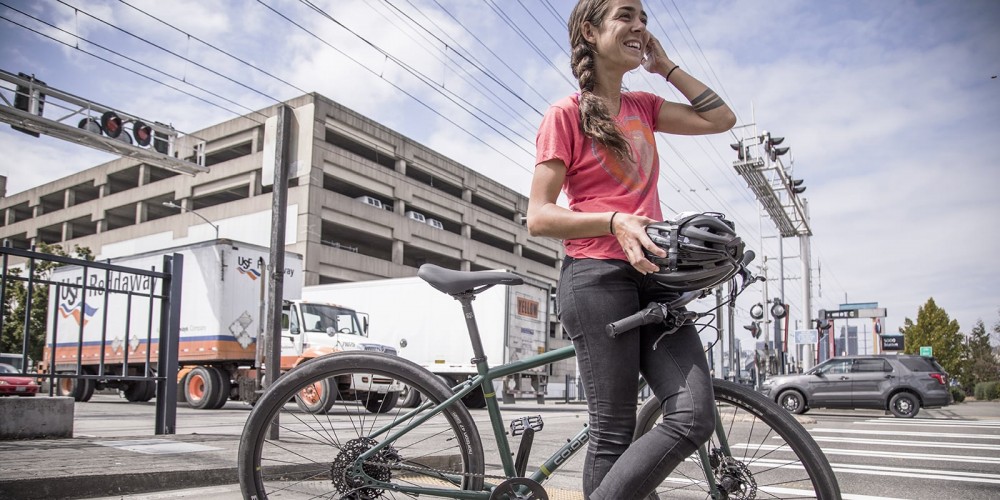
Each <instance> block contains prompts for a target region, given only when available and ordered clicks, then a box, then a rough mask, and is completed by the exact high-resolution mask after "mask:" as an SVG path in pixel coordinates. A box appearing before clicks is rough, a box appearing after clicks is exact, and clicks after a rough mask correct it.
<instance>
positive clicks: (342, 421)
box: [239, 353, 484, 499]
mask: <svg viewBox="0 0 1000 500" xmlns="http://www.w3.org/2000/svg"><path fill="white" fill-rule="evenodd" d="M411 365H412V366H411ZM422 370H423V369H422V368H420V367H419V366H417V365H413V364H412V363H409V362H407V361H405V360H401V359H399V358H395V357H392V356H389V355H384V354H376V353H339V354H334V355H330V356H327V357H324V358H319V359H316V360H313V361H310V362H308V363H304V364H303V365H301V366H300V367H298V368H296V369H294V370H292V371H290V372H288V373H287V374H285V375H283V376H282V377H281V378H280V379H279V380H278V382H277V383H276V384H274V385H273V386H272V387H271V388H270V389H268V391H267V392H266V393H265V394H264V396H263V397H262V398H261V399H260V401H258V402H257V405H256V406H255V407H254V410H253V411H252V412H251V414H250V417H249V418H248V420H247V423H246V426H245V428H244V432H243V437H242V439H241V441H240V452H239V472H240V485H241V488H242V491H243V495H244V498H257V499H264V498H282V499H284V498H343V499H383V498H384V499H395V498H414V497H415V496H416V495H414V494H413V493H406V492H402V491H392V489H393V487H404V488H405V487H420V488H434V489H441V490H448V491H457V490H463V489H466V490H468V489H479V488H481V487H482V482H483V479H482V474H483V468H484V466H483V451H482V444H481V442H480V441H479V434H478V431H477V429H476V426H475V423H474V422H473V420H472V418H471V416H470V415H469V413H468V410H466V409H465V408H464V407H463V406H462V405H461V403H460V402H459V403H458V404H456V405H453V406H452V407H451V408H449V409H448V410H447V411H444V412H442V413H439V414H437V415H435V416H433V417H430V418H429V419H428V420H426V421H425V422H423V423H421V424H420V425H419V426H418V427H416V428H414V429H413V430H411V431H410V432H408V433H406V434H404V435H402V436H399V437H398V438H397V439H396V440H394V441H392V442H389V443H387V446H385V447H383V448H381V449H380V450H379V451H377V452H376V453H375V454H374V455H372V456H370V457H369V458H368V459H367V460H365V461H363V462H359V461H358V458H359V456H360V455H361V454H362V453H365V452H368V451H369V450H371V449H373V448H374V447H376V446H378V445H381V444H383V443H384V442H385V441H386V440H387V436H389V435H391V434H394V433H395V431H394V430H392V431H387V429H388V428H390V427H393V426H401V425H404V424H407V423H411V422H413V421H414V420H417V419H419V418H422V417H423V416H425V415H427V414H428V412H429V410H427V409H426V408H427V407H428V406H430V405H422V406H421V407H420V408H421V409H419V410H418V409H413V408H403V407H402V406H400V405H397V404H396V402H397V398H396V397H395V396H387V394H386V392H385V391H387V390H388V392H394V391H398V390H400V389H401V388H403V387H408V388H410V389H411V390H413V389H415V390H417V391H419V392H420V393H421V394H422V395H423V396H424V398H425V400H429V401H432V402H435V403H437V402H439V401H443V400H444V399H446V394H448V392H447V391H448V389H447V388H445V387H444V385H443V384H441V383H440V382H438V381H437V380H436V379H434V378H433V377H434V376H433V375H431V374H429V373H427V372H425V371H422ZM321 380H327V381H328V384H327V385H328V386H329V388H330V392H331V395H333V396H335V397H336V401H335V402H334V403H333V405H332V406H331V408H330V409H329V411H328V412H326V413H321V412H316V413H310V412H306V411H303V409H302V408H301V407H300V405H298V404H296V403H295V395H296V394H298V393H299V391H301V390H303V389H308V388H309V387H310V386H311V385H312V384H315V383H316V382H317V381H321ZM275 417H277V422H278V423H277V426H276V427H277V429H278V438H277V439H272V436H271V432H270V429H271V428H272V425H271V424H272V423H273V422H274V421H275ZM359 467H360V468H361V469H363V470H364V472H365V474H367V476H369V477H372V478H375V479H376V480H377V481H383V482H385V483H390V484H391V485H392V486H389V487H387V488H386V487H381V486H380V485H378V484H375V485H372V484H371V483H368V482H366V479H367V478H365V477H363V476H359V475H358V474H357V469H358V468H359Z"/></svg>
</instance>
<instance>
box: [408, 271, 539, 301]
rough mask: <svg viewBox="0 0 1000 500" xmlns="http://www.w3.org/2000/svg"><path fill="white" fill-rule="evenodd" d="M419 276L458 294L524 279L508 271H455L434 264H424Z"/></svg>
mask: <svg viewBox="0 0 1000 500" xmlns="http://www.w3.org/2000/svg"><path fill="white" fill-rule="evenodd" d="M417 276H419V277H420V279H422V280H424V281H426V282H427V283H429V284H430V285H431V286H432V287H434V288H436V289H438V290H440V291H442V292H444V293H447V294H448V295H456V294H459V293H464V292H473V293H479V292H480V291H482V290H476V288H477V287H481V286H486V287H487V288H488V287H491V286H493V285H520V284H523V283H524V280H523V279H522V278H521V277H520V276H518V275H516V274H514V273H509V272H506V271H453V270H451V269H445V268H443V267H440V266H435V265H434V264H424V265H422V266H420V269H419V270H417Z"/></svg>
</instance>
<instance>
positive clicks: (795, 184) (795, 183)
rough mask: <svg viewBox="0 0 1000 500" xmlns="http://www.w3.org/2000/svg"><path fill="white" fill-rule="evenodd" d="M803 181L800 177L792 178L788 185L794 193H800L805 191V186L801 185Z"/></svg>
mask: <svg viewBox="0 0 1000 500" xmlns="http://www.w3.org/2000/svg"><path fill="white" fill-rule="evenodd" d="M803 182H805V181H804V180H802V179H792V180H790V181H789V187H791V189H792V192H793V193H795V194H802V193H804V192H806V187H805V186H803V185H802V183H803Z"/></svg>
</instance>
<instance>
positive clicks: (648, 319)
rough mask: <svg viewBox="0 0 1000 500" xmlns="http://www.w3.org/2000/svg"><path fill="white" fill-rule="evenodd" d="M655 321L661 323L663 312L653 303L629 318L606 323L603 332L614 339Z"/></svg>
mask: <svg viewBox="0 0 1000 500" xmlns="http://www.w3.org/2000/svg"><path fill="white" fill-rule="evenodd" d="M657 321H663V311H662V310H661V309H660V306H659V304H657V303H655V302H654V303H651V304H649V305H648V306H646V307H645V308H644V309H642V310H640V311H639V312H637V313H635V314H633V315H631V316H628V317H625V318H622V319H620V320H618V321H615V322H612V323H608V325H607V326H605V327H604V331H605V332H607V334H608V335H609V336H610V337H611V338H615V337H617V336H618V335H620V334H622V333H624V332H627V331H629V330H632V329H634V328H639V327H640V326H642V325H648V324H650V323H655V322H657Z"/></svg>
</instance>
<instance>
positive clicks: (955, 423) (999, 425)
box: [855, 418, 1000, 429]
mask: <svg viewBox="0 0 1000 500" xmlns="http://www.w3.org/2000/svg"><path fill="white" fill-rule="evenodd" d="M855 423H856V424H862V425H872V424H874V425H892V426H895V427H960V428H963V429H1000V421H983V420H920V419H918V420H900V419H897V418H882V419H871V420H860V421H857V422H855Z"/></svg>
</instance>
